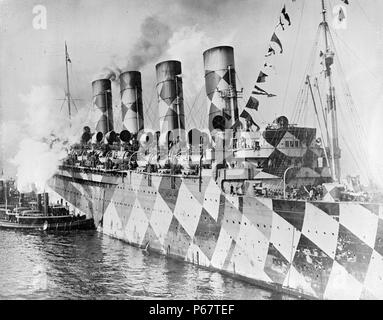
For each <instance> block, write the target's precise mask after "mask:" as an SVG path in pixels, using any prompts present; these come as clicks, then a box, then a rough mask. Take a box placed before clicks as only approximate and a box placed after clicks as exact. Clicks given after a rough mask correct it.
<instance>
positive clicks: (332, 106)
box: [320, 0, 340, 182]
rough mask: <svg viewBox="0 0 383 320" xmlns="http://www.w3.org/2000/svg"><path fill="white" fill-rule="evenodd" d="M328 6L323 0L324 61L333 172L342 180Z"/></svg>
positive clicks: (337, 178)
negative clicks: (327, 15) (327, 18)
mask: <svg viewBox="0 0 383 320" xmlns="http://www.w3.org/2000/svg"><path fill="white" fill-rule="evenodd" d="M326 12H327V11H326V7H325V3H324V0H322V17H323V21H322V22H321V24H320V25H321V26H322V27H323V33H324V40H325V46H326V47H325V49H326V51H325V54H324V61H325V66H326V72H325V75H326V78H327V81H328V94H327V105H328V110H329V112H330V118H331V173H332V178H333V180H334V181H338V182H340V149H339V137H338V119H337V114H336V103H335V88H334V87H333V84H332V75H331V65H332V64H333V63H334V52H333V51H331V49H330V46H329V41H328V33H329V32H330V29H329V26H328V23H327V20H326Z"/></svg>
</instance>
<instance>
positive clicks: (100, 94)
mask: <svg viewBox="0 0 383 320" xmlns="http://www.w3.org/2000/svg"><path fill="white" fill-rule="evenodd" d="M92 90H93V106H94V111H95V112H96V114H97V116H96V132H97V133H98V132H101V133H102V134H103V135H104V136H105V135H106V134H107V133H108V132H110V131H113V109H112V88H111V81H110V80H109V79H99V80H95V81H93V82H92Z"/></svg>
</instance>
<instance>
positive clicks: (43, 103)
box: [3, 86, 88, 192]
mask: <svg viewBox="0 0 383 320" xmlns="http://www.w3.org/2000/svg"><path fill="white" fill-rule="evenodd" d="M60 96H62V90H60V89H58V88H53V87H50V86H35V87H33V88H32V90H31V92H30V93H29V94H27V95H23V96H21V100H22V102H23V104H25V111H26V117H25V120H24V121H23V122H22V123H19V124H17V123H13V124H12V125H10V126H5V127H3V134H4V136H7V137H9V138H10V139H9V140H8V143H9V144H11V143H12V144H14V145H16V146H17V150H16V155H15V156H14V157H13V159H11V160H10V162H11V163H12V164H13V165H15V166H16V181H17V187H18V190H19V191H21V192H30V191H32V190H33V191H37V192H43V191H44V189H45V188H46V182H47V181H48V179H49V178H50V177H52V176H53V174H54V173H55V171H56V170H57V168H58V166H59V164H60V162H61V160H63V159H64V158H65V156H66V155H67V151H68V147H69V146H70V145H71V144H73V143H76V142H79V140H80V136H81V132H82V126H83V124H84V123H86V118H87V115H88V112H87V110H86V108H83V109H81V111H80V112H78V113H77V114H76V115H75V119H76V120H75V121H73V122H72V123H71V126H70V122H69V119H68V117H67V115H66V112H65V111H64V110H62V112H59V110H57V109H58V107H57V97H60ZM16 132H17V135H16V134H15V133H16ZM15 136H17V140H16V141H15V139H16V138H14V139H12V138H11V137H15Z"/></svg>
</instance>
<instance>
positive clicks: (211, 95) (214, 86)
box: [203, 46, 238, 131]
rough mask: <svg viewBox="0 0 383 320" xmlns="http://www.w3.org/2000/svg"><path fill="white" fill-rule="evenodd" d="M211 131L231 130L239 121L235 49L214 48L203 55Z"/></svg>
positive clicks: (226, 47) (225, 47) (227, 47)
mask: <svg viewBox="0 0 383 320" xmlns="http://www.w3.org/2000/svg"><path fill="white" fill-rule="evenodd" d="M203 61H204V69H205V87H206V94H207V97H208V114H209V126H208V127H209V130H210V131H213V130H222V131H224V130H225V129H230V128H231V127H232V125H233V124H234V123H235V122H236V121H237V120H238V104H237V89H236V81H235V80H236V79H235V65H234V49H233V48H232V47H229V46H220V47H214V48H211V49H208V50H206V51H205V52H204V53H203Z"/></svg>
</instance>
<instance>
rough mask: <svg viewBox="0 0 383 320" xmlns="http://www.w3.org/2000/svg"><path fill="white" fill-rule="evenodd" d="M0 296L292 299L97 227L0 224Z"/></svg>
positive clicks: (42, 297) (6, 297)
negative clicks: (59, 229) (11, 227)
mask: <svg viewBox="0 0 383 320" xmlns="http://www.w3.org/2000/svg"><path fill="white" fill-rule="evenodd" d="M0 243H1V247H0V283H1V286H0V299H169V300H170V299H212V300H218V299H244V300H245V299H257V300H270V299H291V297H287V296H285V295H281V294H279V293H275V292H272V291H268V290H265V289H260V288H258V287H256V286H254V285H251V284H248V283H246V282H243V281H240V280H236V279H233V278H230V277H229V276H226V275H222V274H220V273H218V272H213V271H209V270H206V269H203V268H198V267H196V266H194V265H192V264H189V263H184V262H181V261H175V260H172V259H167V258H165V257H164V256H160V255H158V254H153V253H147V252H145V251H143V250H141V249H138V248H135V247H131V246H129V245H127V244H126V243H123V242H121V241H119V240H115V239H112V238H110V237H108V236H106V235H103V234H101V233H98V232H96V231H81V232H80V231H78V232H72V233H59V234H53V233H44V232H34V233H31V232H20V231H17V232H15V231H7V230H0Z"/></svg>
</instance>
